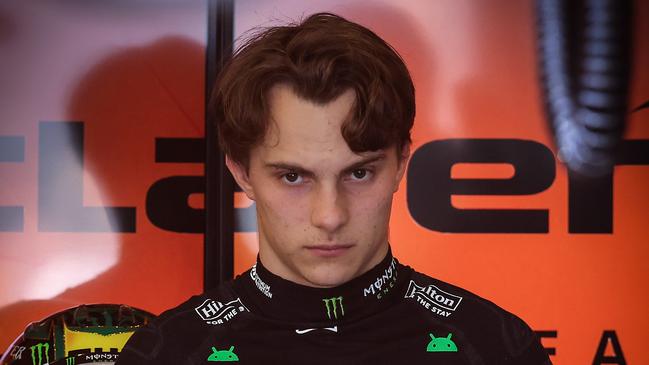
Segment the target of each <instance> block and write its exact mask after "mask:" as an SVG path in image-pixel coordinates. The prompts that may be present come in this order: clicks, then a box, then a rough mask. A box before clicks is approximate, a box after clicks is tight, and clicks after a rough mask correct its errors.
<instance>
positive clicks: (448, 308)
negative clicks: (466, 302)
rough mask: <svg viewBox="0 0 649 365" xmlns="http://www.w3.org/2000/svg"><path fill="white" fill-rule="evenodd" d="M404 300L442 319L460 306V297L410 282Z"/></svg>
mask: <svg viewBox="0 0 649 365" xmlns="http://www.w3.org/2000/svg"><path fill="white" fill-rule="evenodd" d="M405 298H406V299H412V300H414V301H416V302H417V303H419V304H420V305H421V306H422V307H424V308H426V309H428V310H430V311H431V312H433V313H435V314H437V315H440V316H442V317H449V316H450V315H451V314H453V312H455V310H456V309H457V308H458V307H459V306H460V302H461V301H462V297H460V296H457V295H454V294H451V293H449V292H445V291H443V290H442V289H440V288H438V287H436V286H435V285H427V286H421V285H417V283H415V282H414V280H410V284H409V285H408V290H407V291H406V296H405Z"/></svg>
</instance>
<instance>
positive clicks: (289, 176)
mask: <svg viewBox="0 0 649 365" xmlns="http://www.w3.org/2000/svg"><path fill="white" fill-rule="evenodd" d="M282 179H283V180H284V182H286V183H287V184H289V185H297V184H300V183H301V182H302V180H303V178H302V176H300V174H298V173H297V172H289V173H286V174H284V175H282Z"/></svg>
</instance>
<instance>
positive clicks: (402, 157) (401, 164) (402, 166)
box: [394, 143, 410, 193]
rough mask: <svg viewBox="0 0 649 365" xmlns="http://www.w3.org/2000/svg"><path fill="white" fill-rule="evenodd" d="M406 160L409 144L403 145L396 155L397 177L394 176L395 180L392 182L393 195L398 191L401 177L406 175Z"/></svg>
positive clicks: (408, 156) (408, 154)
mask: <svg viewBox="0 0 649 365" xmlns="http://www.w3.org/2000/svg"><path fill="white" fill-rule="evenodd" d="M408 159H410V143H406V144H404V145H403V147H402V148H401V151H400V152H399V155H398V161H397V175H396V180H395V182H394V192H395V193H396V192H397V190H399V184H400V183H401V180H402V179H403V175H404V174H405V173H406V167H407V166H408Z"/></svg>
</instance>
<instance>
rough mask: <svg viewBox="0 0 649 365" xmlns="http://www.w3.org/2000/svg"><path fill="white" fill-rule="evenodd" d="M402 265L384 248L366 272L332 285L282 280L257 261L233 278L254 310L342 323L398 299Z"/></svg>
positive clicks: (309, 320) (298, 320) (295, 318)
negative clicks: (381, 254) (379, 256)
mask: <svg viewBox="0 0 649 365" xmlns="http://www.w3.org/2000/svg"><path fill="white" fill-rule="evenodd" d="M405 269H406V267H405V266H403V265H401V264H399V263H398V261H397V260H396V259H395V258H394V257H393V256H392V251H391V250H388V253H387V254H386V256H385V258H384V259H383V260H381V262H379V263H378V264H377V265H376V266H375V267H373V268H372V269H370V270H369V271H367V272H366V273H364V274H362V275H360V276H358V277H356V278H354V279H352V280H350V281H348V282H347V283H345V284H342V285H340V286H337V287H333V288H314V287H308V286H304V285H300V284H296V283H294V282H291V281H288V280H285V279H283V278H281V277H279V276H277V275H275V274H273V273H271V272H270V271H268V270H267V269H266V268H265V267H264V266H263V265H262V263H261V261H259V258H257V263H256V264H255V265H254V266H253V267H252V268H251V269H250V270H249V271H248V272H246V273H244V274H243V275H242V276H240V277H239V278H237V280H236V282H238V283H237V284H240V285H241V286H242V287H243V289H244V291H245V293H246V294H247V295H246V296H245V297H246V298H245V300H247V301H248V302H252V304H253V305H254V307H255V308H256V309H257V310H256V312H258V313H260V314H261V315H263V316H264V317H267V318H272V319H277V320H282V321H290V322H295V323H322V324H332V323H343V322H349V321H353V320H355V319H360V318H364V317H367V316H370V315H372V314H375V313H377V312H378V311H382V310H384V309H386V308H387V307H389V306H391V305H393V304H394V303H395V302H396V301H398V299H399V295H398V294H397V292H401V291H402V290H401V289H402V288H399V287H401V286H403V283H404V282H406V279H407V278H406V276H407V275H406V274H407V273H408V270H405Z"/></svg>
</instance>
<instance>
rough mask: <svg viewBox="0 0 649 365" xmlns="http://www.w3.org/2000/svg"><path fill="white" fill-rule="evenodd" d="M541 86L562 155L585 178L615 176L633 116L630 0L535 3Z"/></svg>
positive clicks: (549, 1) (569, 167) (559, 154)
mask: <svg viewBox="0 0 649 365" xmlns="http://www.w3.org/2000/svg"><path fill="white" fill-rule="evenodd" d="M536 5H537V7H536V11H537V17H538V19H537V21H538V50H539V56H540V64H539V66H540V73H541V84H542V86H543V96H544V99H545V100H544V101H545V104H546V114H547V118H548V122H549V124H550V126H551V128H552V132H553V134H554V139H555V143H556V147H557V151H558V157H559V159H560V160H561V161H563V162H564V163H565V164H566V165H567V167H568V169H570V170H571V171H573V172H576V173H577V174H579V175H583V176H585V177H597V176H604V175H607V174H610V173H612V171H613V167H614V166H615V158H616V152H617V147H618V146H619V144H620V141H621V140H622V137H623V134H624V130H625V125H626V116H627V114H628V93H629V78H630V70H631V46H632V40H631V38H632V20H633V11H632V2H631V1H629V0H583V1H565V0H537V3H536Z"/></svg>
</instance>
